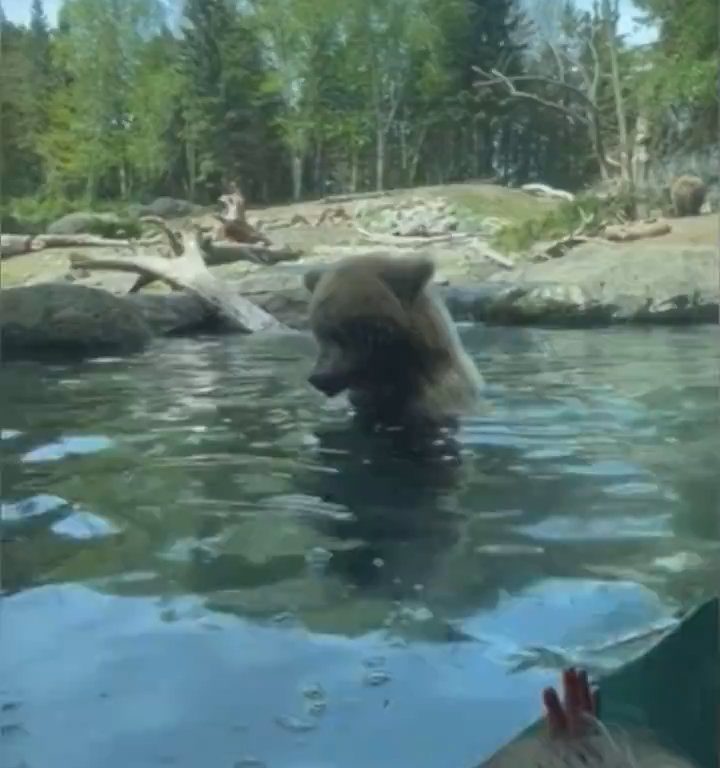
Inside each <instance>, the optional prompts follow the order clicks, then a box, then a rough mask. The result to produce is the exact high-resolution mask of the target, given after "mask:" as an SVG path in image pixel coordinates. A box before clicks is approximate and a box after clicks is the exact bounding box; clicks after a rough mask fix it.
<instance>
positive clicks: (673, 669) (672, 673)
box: [599, 597, 720, 768]
mask: <svg viewBox="0 0 720 768" xmlns="http://www.w3.org/2000/svg"><path fill="white" fill-rule="evenodd" d="M599 687H600V715H601V717H602V719H603V720H604V721H607V722H613V723H618V724H619V725H627V726H631V725H637V726H640V727H645V728H648V729H650V730H651V731H652V732H653V733H655V734H656V736H657V737H658V738H659V739H661V740H662V742H663V743H664V744H665V745H666V746H667V747H669V748H670V749H676V750H677V751H678V752H679V753H680V754H683V755H686V756H687V757H688V758H689V759H690V760H693V761H694V762H695V764H696V765H697V766H698V768H718V765H720V763H719V759H720V751H719V750H720V742H719V738H720V734H718V728H719V727H720V598H718V597H714V598H712V599H710V600H708V601H707V602H705V603H702V604H701V605H700V606H698V607H697V608H695V609H694V610H692V611H691V612H690V613H689V614H688V615H687V616H686V617H685V618H684V619H683V620H682V621H681V622H680V623H679V624H678V626H676V627H675V628H674V629H673V630H672V631H671V632H669V633H668V634H667V635H665V636H664V637H663V638H662V639H661V640H660V641H659V642H658V643H657V644H656V645H655V646H653V647H652V648H651V649H650V650H649V651H648V652H647V653H645V654H643V655H642V656H640V657H639V658H637V659H634V660H633V661H631V662H629V663H628V664H626V665H624V666H623V667H620V669H618V670H616V671H615V672H613V673H611V674H610V675H608V676H607V677H606V678H604V679H602V680H601V681H600V684H599Z"/></svg>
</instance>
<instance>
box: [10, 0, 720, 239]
mask: <svg viewBox="0 0 720 768" xmlns="http://www.w3.org/2000/svg"><path fill="white" fill-rule="evenodd" d="M554 1H555V0H548V3H549V4H550V5H552V4H553V2H554ZM557 4H559V5H558V8H559V10H558V12H557V14H556V16H557V19H558V20H559V22H558V23H559V32H558V37H557V40H556V41H555V43H556V45H555V49H554V50H553V49H552V48H550V47H549V46H548V45H547V44H545V45H544V44H543V43H542V40H541V39H540V37H539V36H538V35H537V34H533V33H532V31H531V30H529V29H528V24H527V19H525V18H523V17H522V15H520V14H519V13H518V8H519V7H520V6H519V4H518V3H517V2H516V0H447V1H446V2H442V3H437V2H433V1H432V0H345V2H338V0H263V2H261V3H238V2H235V0H186V2H185V3H184V5H183V18H182V24H181V25H180V28H179V30H177V31H176V32H174V33H171V32H170V31H169V29H168V27H167V19H166V18H165V13H166V11H165V8H166V6H167V4H166V3H165V2H163V0H126V1H125V2H118V0H65V2H64V3H63V5H62V6H61V11H60V15H59V23H58V27H57V29H50V28H49V26H48V23H47V20H46V16H45V13H44V8H43V3H42V0H33V2H32V9H31V23H30V25H29V26H28V27H23V26H17V25H13V24H11V23H9V22H8V21H7V20H6V19H4V18H0V26H1V29H0V32H1V33H2V39H3V50H2V57H3V60H2V66H1V67H0V130H1V131H2V141H0V163H1V167H2V183H3V190H2V191H3V194H4V196H5V197H6V198H28V197H38V198H40V199H42V200H65V199H74V200H82V201H83V206H84V207H86V206H87V204H88V203H92V204H96V203H99V202H101V201H103V200H115V199H122V200H126V201H129V200H131V199H135V200H137V199H148V198H152V197H154V196H158V195H173V196H185V197H190V198H192V199H195V200H197V201H199V202H212V201H214V200H215V198H216V197H217V195H218V194H219V193H220V192H221V191H222V190H223V188H224V187H225V186H226V185H227V183H228V182H229V181H230V180H236V181H239V182H240V183H241V185H242V188H243V190H244V192H245V194H246V196H247V197H248V198H249V199H250V200H252V201H257V202H259V201H265V202H269V201H270V200H281V199H286V198H287V197H288V196H289V195H290V194H292V193H294V194H295V195H296V196H299V195H311V196H312V195H320V194H325V193H327V192H328V191H329V187H330V185H334V188H335V191H343V190H344V191H357V190H359V189H362V188H369V187H371V186H376V185H378V186H379V185H385V186H406V185H414V184H422V183H444V182H447V181H456V180H461V179H466V178H473V177H475V178H477V177H481V176H486V175H498V176H500V177H501V178H502V179H503V180H504V181H507V182H513V183H515V182H523V181H535V180H541V181H543V182H545V183H549V184H553V185H555V186H561V187H563V188H570V189H577V188H580V187H582V186H583V185H585V184H587V182H588V181H590V180H592V177H593V174H595V173H596V172H597V167H598V164H597V157H596V155H597V153H596V152H594V149H593V146H592V140H591V139H592V136H591V132H589V131H588V129H587V127H586V126H585V125H584V124H583V123H582V119H581V118H582V117H583V115H582V114H581V113H582V106H581V105H580V106H578V104H577V103H573V99H572V97H571V95H570V91H568V90H566V91H562V90H560V91H558V90H557V88H555V89H553V88H552V87H551V85H549V84H548V79H551V78H552V77H554V76H556V75H557V69H558V62H559V61H560V60H562V61H564V62H565V72H564V74H563V76H564V77H566V78H567V83H568V84H569V85H571V86H573V87H576V88H580V89H581V90H582V89H583V88H586V86H587V83H586V82H585V81H584V77H585V76H586V75H587V73H588V72H591V70H592V66H593V61H594V58H593V57H594V56H595V55H597V57H598V60H599V61H600V62H601V64H602V66H603V72H604V73H605V75H606V74H607V71H608V69H607V60H608V46H607V42H608V37H607V35H608V29H610V27H608V28H604V27H603V26H602V25H598V24H597V23H596V22H597V21H598V18H597V16H593V12H589V13H586V12H581V11H579V10H578V9H577V8H575V6H574V5H573V3H572V2H561V0H557ZM638 4H639V5H640V6H642V7H643V9H644V10H645V11H646V12H647V13H648V14H649V15H650V16H651V17H652V18H653V19H654V20H656V21H657V22H658V24H659V26H660V40H659V42H658V44H657V45H656V46H654V47H651V48H650V49H648V50H642V51H638V50H632V49H628V48H627V47H625V46H624V45H623V44H622V42H621V41H618V53H619V62H620V68H621V70H622V72H621V75H622V78H621V79H622V90H623V94H624V96H625V100H626V107H627V121H628V124H629V125H630V127H632V124H633V120H634V117H635V115H636V114H637V113H638V111H639V110H642V111H643V112H644V111H647V112H649V113H650V116H651V118H652V125H653V127H654V128H656V133H657V134H658V136H657V137H656V143H657V140H658V137H659V139H662V140H663V141H664V142H665V145H669V144H673V143H674V144H675V145H677V144H678V143H679V142H682V143H684V144H688V145H694V146H696V147H702V146H704V145H705V144H707V143H708V141H709V137H711V136H712V134H713V131H714V130H715V128H716V125H717V112H718V110H717V107H718V102H717V94H716V89H715V81H716V72H717V46H716V42H717V40H716V24H715V16H716V3H715V0H684V2H682V3H677V2H674V1H673V0H639V2H638ZM610 34H612V30H611V29H610ZM539 40H540V42H538V41H539ZM531 54H532V55H531ZM570 61H575V62H576V63H577V64H579V65H580V66H570V65H569V63H568V62H570ZM474 65H478V66H480V67H482V68H483V69H486V70H489V69H491V68H500V69H502V70H503V71H504V72H505V73H507V74H510V75H523V74H526V75H527V74H530V75H536V76H537V75H539V76H540V78H542V77H545V80H544V81H543V80H542V79H536V80H534V81H532V80H523V81H521V82H522V84H523V87H526V88H527V90H528V92H529V93H531V94H533V95H534V96H536V97H538V99H539V101H538V100H536V101H532V99H516V98H510V97H508V95H507V92H506V89H504V88H502V87H500V88H491V89H483V90H482V91H480V90H479V89H477V88H476V87H475V80H476V78H477V74H476V73H475V72H474V70H473V66H474ZM543 99H544V100H546V101H551V102H559V104H560V106H561V107H568V106H572V107H573V108H574V109H575V110H576V111H577V113H578V114H579V119H577V120H575V121H570V120H568V118H567V115H565V114H564V113H563V112H562V110H559V109H548V108H547V106H546V105H543V103H542V100H543ZM597 102H598V108H599V113H600V115H601V118H602V121H601V122H602V139H603V140H604V142H605V144H606V148H607V150H608V154H610V155H611V156H617V154H618V151H617V127H618V116H617V115H616V113H615V107H614V100H613V93H612V86H611V83H610V80H609V78H608V77H607V76H603V77H601V78H599V81H598V93H597ZM585 117H587V116H586V115H585ZM671 118H672V119H671ZM678 125H679V126H680V127H679V128H678ZM661 143H662V142H661ZM655 154H657V153H655ZM43 204H46V203H43ZM501 215H502V214H501ZM527 226H528V227H531V225H527ZM532 226H536V225H532Z"/></svg>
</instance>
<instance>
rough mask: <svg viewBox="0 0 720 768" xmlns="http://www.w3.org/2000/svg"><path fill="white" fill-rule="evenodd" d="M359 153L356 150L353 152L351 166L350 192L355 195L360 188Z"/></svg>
mask: <svg viewBox="0 0 720 768" xmlns="http://www.w3.org/2000/svg"><path fill="white" fill-rule="evenodd" d="M359 154H360V153H359V152H358V151H357V149H354V150H353V152H352V159H351V166H350V192H351V194H353V195H354V194H355V193H356V192H357V186H358V165H359V162H360V158H359Z"/></svg>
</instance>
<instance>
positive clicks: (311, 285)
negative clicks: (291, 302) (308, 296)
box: [303, 269, 322, 293]
mask: <svg viewBox="0 0 720 768" xmlns="http://www.w3.org/2000/svg"><path fill="white" fill-rule="evenodd" d="M321 277H322V270H321V269H310V270H308V271H307V272H306V273H305V274H304V275H303V283H304V284H305V287H306V288H307V289H308V291H309V292H310V293H312V292H313V291H314V290H315V288H316V287H317V284H318V281H319V280H320V278H321Z"/></svg>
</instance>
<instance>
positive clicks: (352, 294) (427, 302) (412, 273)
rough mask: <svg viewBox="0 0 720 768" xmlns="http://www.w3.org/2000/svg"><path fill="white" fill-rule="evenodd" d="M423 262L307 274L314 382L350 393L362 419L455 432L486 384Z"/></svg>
mask: <svg viewBox="0 0 720 768" xmlns="http://www.w3.org/2000/svg"><path fill="white" fill-rule="evenodd" d="M434 271H435V267H434V264H433V263H432V262H431V261H429V260H427V259H424V258H416V257H404V258H392V257H388V256H361V257H350V258H347V259H343V260H341V261H339V262H337V263H336V264H333V265H332V266H330V267H329V268H327V269H314V270H311V271H309V272H307V273H306V275H305V286H306V288H307V289H308V290H309V291H310V293H311V294H312V297H311V300H310V327H311V330H312V332H313V334H314V336H315V339H316V340H317V342H318V344H319V347H320V351H319V356H318V359H317V362H316V364H315V368H314V370H313V371H312V373H311V375H310V377H309V381H310V383H311V384H312V385H313V386H314V387H315V388H316V389H318V390H320V392H322V393H323V394H325V395H327V396H328V397H333V396H335V395H338V394H340V393H341V392H343V391H346V390H347V391H348V392H349V395H350V401H351V403H352V404H353V406H354V407H355V409H356V411H357V413H358V416H360V417H361V418H367V419H369V420H370V421H372V422H385V423H390V424H396V425H408V424H411V425H418V424H421V423H422V424H428V425H448V426H451V425H452V424H453V423H455V419H456V417H457V416H459V415H460V414H461V413H462V412H463V411H465V410H467V409H468V408H471V407H472V406H473V405H474V404H475V403H477V402H478V396H479V393H480V390H481V387H482V378H481V376H480V373H479V372H478V370H477V368H476V367H475V365H474V364H473V362H472V360H471V359H470V358H469V356H468V355H467V354H466V352H465V350H464V349H463V347H462V344H461V342H460V339H459V337H458V334H457V330H456V328H455V325H454V324H453V322H452V320H451V318H450V315H449V313H448V311H447V309H446V308H445V306H444V304H443V303H442V301H441V300H440V298H439V297H437V296H436V295H434V293H433V291H432V287H431V285H430V280H431V278H432V277H433V274H434Z"/></svg>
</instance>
